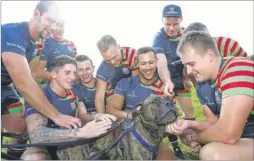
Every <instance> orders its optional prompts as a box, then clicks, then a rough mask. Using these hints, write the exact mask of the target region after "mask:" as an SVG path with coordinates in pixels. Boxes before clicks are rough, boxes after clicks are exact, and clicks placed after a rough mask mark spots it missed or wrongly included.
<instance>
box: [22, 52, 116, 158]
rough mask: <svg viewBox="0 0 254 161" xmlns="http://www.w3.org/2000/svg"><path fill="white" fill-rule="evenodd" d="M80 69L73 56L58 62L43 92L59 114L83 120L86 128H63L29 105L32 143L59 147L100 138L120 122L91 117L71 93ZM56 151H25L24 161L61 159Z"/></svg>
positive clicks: (55, 148) (26, 114) (60, 57)
mask: <svg viewBox="0 0 254 161" xmlns="http://www.w3.org/2000/svg"><path fill="white" fill-rule="evenodd" d="M76 66H77V64H76V60H75V59H74V58H71V57H69V56H59V57H57V58H55V59H54V60H53V62H52V63H51V64H50V69H49V70H50V74H51V80H50V84H49V86H47V87H45V88H44V89H43V91H44V94H45V95H46V96H47V98H48V100H49V101H50V102H51V103H52V104H53V105H54V107H56V108H57V110H58V111H60V112H62V113H64V114H65V115H69V116H76V117H79V118H80V119H81V120H82V123H83V126H82V127H81V128H78V127H77V126H76V124H75V123H74V122H73V123H71V124H72V125H73V129H65V128H62V127H59V126H58V125H56V124H55V123H54V122H53V121H52V120H50V119H49V118H47V117H45V116H43V115H42V114H40V113H39V112H38V111H36V110H35V109H33V108H32V107H31V106H30V105H29V104H26V109H25V117H26V125H27V130H28V133H29V138H30V141H31V143H56V142H63V141H72V140H77V139H81V138H92V137H96V136H99V135H101V134H104V133H105V132H107V130H108V129H109V128H111V125H112V121H115V120H116V117H114V116H112V115H109V114H96V115H89V114H87V113H86V110H85V106H84V104H83V102H82V101H81V102H79V100H78V97H77V96H76V94H75V93H74V92H73V91H72V90H71V88H72V85H73V83H74V82H75V78H76V76H75V74H76V68H77V67H76ZM56 151H57V147H53V148H52V147H50V148H49V147H43V148H41V147H31V148H28V149H27V150H26V151H25V153H24V154H23V155H22V159H24V160H48V159H57V156H56ZM50 154H51V155H50ZM54 154H55V155H54ZM51 156H52V157H51Z"/></svg>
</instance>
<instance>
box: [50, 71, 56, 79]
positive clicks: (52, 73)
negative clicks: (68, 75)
mask: <svg viewBox="0 0 254 161" xmlns="http://www.w3.org/2000/svg"><path fill="white" fill-rule="evenodd" d="M50 74H51V78H52V79H56V77H57V71H55V70H53V71H51V72H50Z"/></svg>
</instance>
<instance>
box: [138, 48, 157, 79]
mask: <svg viewBox="0 0 254 161" xmlns="http://www.w3.org/2000/svg"><path fill="white" fill-rule="evenodd" d="M137 58H138V68H139V75H140V79H142V80H144V81H149V80H153V79H154V78H155V74H156V68H157V59H156V55H155V53H153V52H152V51H149V52H147V53H144V54H142V53H141V54H139V55H138V57H137Z"/></svg>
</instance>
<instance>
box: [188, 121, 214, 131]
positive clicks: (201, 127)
mask: <svg viewBox="0 0 254 161" xmlns="http://www.w3.org/2000/svg"><path fill="white" fill-rule="evenodd" d="M211 125H213V122H211V121H202V122H197V121H191V122H190V126H189V128H190V129H192V130H194V131H195V132H198V133H201V132H203V131H205V130H206V129H208V128H209V127H210V126H211Z"/></svg>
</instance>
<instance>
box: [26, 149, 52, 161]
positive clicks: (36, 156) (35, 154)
mask: <svg viewBox="0 0 254 161" xmlns="http://www.w3.org/2000/svg"><path fill="white" fill-rule="evenodd" d="M21 159H22V160H51V157H50V155H49V153H48V151H47V149H45V148H34V147H32V148H27V150H26V151H25V152H24V153H23V155H22V156H21Z"/></svg>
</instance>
